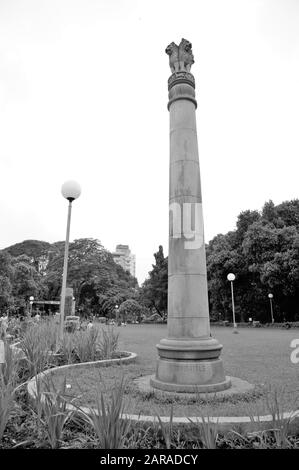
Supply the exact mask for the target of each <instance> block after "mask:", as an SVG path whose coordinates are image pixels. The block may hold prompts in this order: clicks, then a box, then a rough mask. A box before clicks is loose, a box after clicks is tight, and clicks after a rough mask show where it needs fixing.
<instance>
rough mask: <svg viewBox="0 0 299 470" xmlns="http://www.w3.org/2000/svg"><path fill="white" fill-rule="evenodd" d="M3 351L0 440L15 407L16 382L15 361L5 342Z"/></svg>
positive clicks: (0, 386)
mask: <svg viewBox="0 0 299 470" xmlns="http://www.w3.org/2000/svg"><path fill="white" fill-rule="evenodd" d="M4 353H5V363H4V364H0V441H1V440H2V438H3V434H4V431H5V428H6V425H7V423H8V420H9V418H10V416H11V414H12V412H13V410H14V407H15V402H14V397H15V392H16V382H17V363H16V361H15V358H14V354H13V351H12V350H11V348H10V347H9V345H8V344H7V342H5V343H4Z"/></svg>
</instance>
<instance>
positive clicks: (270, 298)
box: [268, 293, 274, 323]
mask: <svg viewBox="0 0 299 470" xmlns="http://www.w3.org/2000/svg"><path fill="white" fill-rule="evenodd" d="M268 297H269V300H270V309H271V320H272V323H274V317H273V307H272V299H273V294H271V293H270V294H268Z"/></svg>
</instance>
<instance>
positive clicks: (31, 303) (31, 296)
mask: <svg viewBox="0 0 299 470" xmlns="http://www.w3.org/2000/svg"><path fill="white" fill-rule="evenodd" d="M33 301H34V297H33V295H30V297H29V303H30V316H31V317H32V305H33Z"/></svg>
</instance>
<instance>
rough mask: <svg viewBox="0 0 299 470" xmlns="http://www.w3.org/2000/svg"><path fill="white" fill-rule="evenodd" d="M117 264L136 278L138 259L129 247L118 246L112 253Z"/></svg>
mask: <svg viewBox="0 0 299 470" xmlns="http://www.w3.org/2000/svg"><path fill="white" fill-rule="evenodd" d="M112 256H113V259H114V261H115V263H117V264H119V265H120V266H121V267H122V268H123V269H124V270H125V271H129V272H130V273H131V275H132V276H134V277H135V265H136V257H135V255H133V254H132V253H131V250H130V248H129V245H116V249H115V252H114V253H112Z"/></svg>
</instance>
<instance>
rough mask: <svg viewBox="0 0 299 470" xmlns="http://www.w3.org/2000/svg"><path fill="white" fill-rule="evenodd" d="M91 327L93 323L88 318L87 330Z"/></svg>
mask: <svg viewBox="0 0 299 470" xmlns="http://www.w3.org/2000/svg"><path fill="white" fill-rule="evenodd" d="M92 327H93V323H92V321H91V320H89V322H88V323H87V327H86V328H87V330H90V329H91V328H92Z"/></svg>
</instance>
